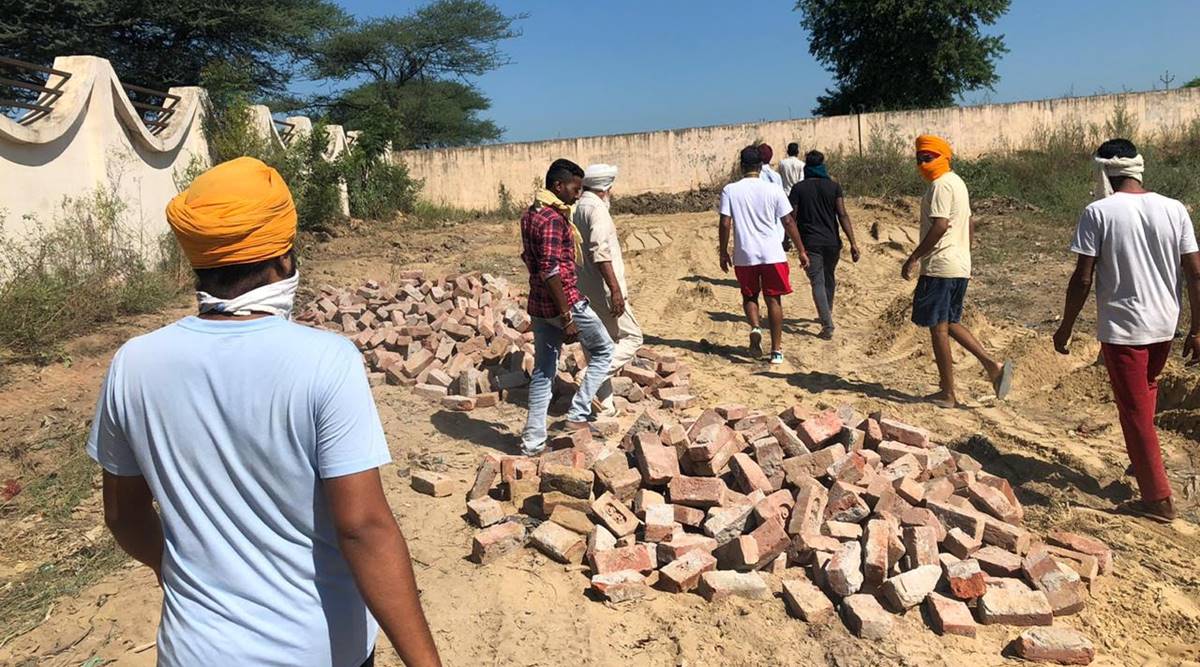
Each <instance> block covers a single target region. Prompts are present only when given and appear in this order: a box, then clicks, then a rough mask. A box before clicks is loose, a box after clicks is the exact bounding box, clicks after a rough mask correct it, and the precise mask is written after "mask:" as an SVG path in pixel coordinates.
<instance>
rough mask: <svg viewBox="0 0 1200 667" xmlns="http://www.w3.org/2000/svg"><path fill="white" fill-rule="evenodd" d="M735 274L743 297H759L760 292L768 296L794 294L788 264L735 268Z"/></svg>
mask: <svg viewBox="0 0 1200 667" xmlns="http://www.w3.org/2000/svg"><path fill="white" fill-rule="evenodd" d="M733 272H734V273H735V274H737V280H738V285H740V286H741V288H742V296H748V297H757V296H758V293H759V292H762V293H763V294H765V295H767V296H783V295H784V294H791V293H792V283H791V280H790V279H789V276H790V275H791V273H790V270H789V269H788V263H787V262H780V263H778V264H756V265H754V266H735V267H733Z"/></svg>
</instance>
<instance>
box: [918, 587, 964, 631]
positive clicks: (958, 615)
mask: <svg viewBox="0 0 1200 667" xmlns="http://www.w3.org/2000/svg"><path fill="white" fill-rule="evenodd" d="M925 609H926V611H927V612H928V614H929V620H930V625H932V626H933V629H934V631H936V632H937V633H938V634H942V635H960V636H963V637H974V636H975V628H976V626H975V619H974V618H972V617H971V610H970V609H968V608H967V605H965V604H963V603H962V602H959V601H958V600H953V599H951V598H948V597H946V596H944V595H938V594H937V593H930V594H929V597H927V598H925Z"/></svg>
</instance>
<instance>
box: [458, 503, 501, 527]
mask: <svg viewBox="0 0 1200 667" xmlns="http://www.w3.org/2000/svg"><path fill="white" fill-rule="evenodd" d="M507 515H508V513H507V512H505V511H504V506H503V505H501V504H500V503H499V502H498V501H497V500H496V499H495V498H489V497H486V496H485V497H483V498H476V499H475V500H468V501H467V520H469V521H470V522H471V523H473V524H475V525H476V526H479V527H480V528H487V527H488V526H491V525H493V524H497V523H500V522H501V521H503V520H504V517H505V516H507Z"/></svg>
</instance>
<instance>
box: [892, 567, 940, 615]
mask: <svg viewBox="0 0 1200 667" xmlns="http://www.w3.org/2000/svg"><path fill="white" fill-rule="evenodd" d="M941 578H942V566H941V565H922V566H920V567H917V568H914V569H912V570H908V571H907V572H901V573H900V574H897V575H896V576H894V577H890V578H889V579H888V580H887V581H885V582H883V586H882V588H881V589H880V591H881V593H882V594H883V597H884V599H885V600H887V601H888V604H890V605H891V607H892V608H893V609H895V610H898V611H899V610H904V609H910V608H912V607H915V606H917V605H919V604H921V601H922V600H924V599H925V598H926V597H927V596H928V595H929V594H930V593H932V592H933V589H934V588H936V587H937V584H938V581H939V580H941Z"/></svg>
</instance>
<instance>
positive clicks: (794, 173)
mask: <svg viewBox="0 0 1200 667" xmlns="http://www.w3.org/2000/svg"><path fill="white" fill-rule="evenodd" d="M779 177H780V178H781V179H782V180H783V191H784V192H791V191H792V188H794V187H796V184H797V183H799V182H800V181H803V180H804V160H801V159H800V144H798V143H796V142H794V141H793V142H792V143H790V144H788V145H787V157H785V158H783V159H782V160H780V161H779ZM797 222H798V221H797Z"/></svg>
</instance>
